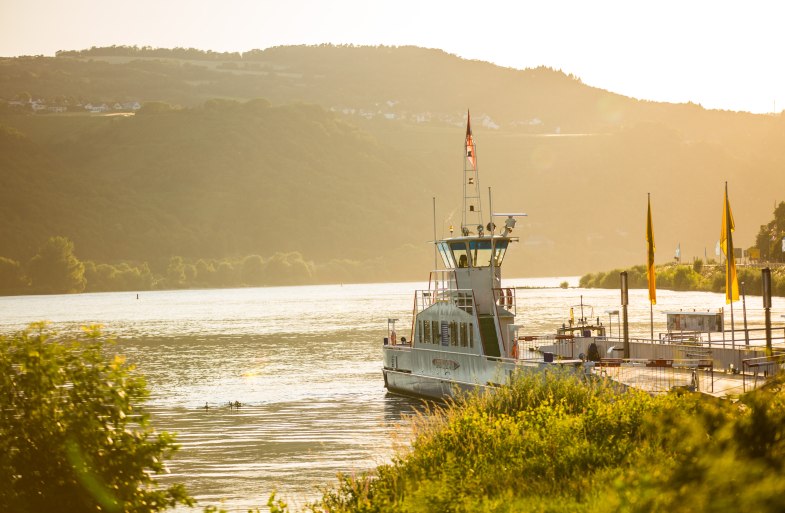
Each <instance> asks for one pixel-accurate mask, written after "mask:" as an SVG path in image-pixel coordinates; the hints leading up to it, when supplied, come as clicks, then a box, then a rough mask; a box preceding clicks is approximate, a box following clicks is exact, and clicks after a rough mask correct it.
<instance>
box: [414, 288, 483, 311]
mask: <svg viewBox="0 0 785 513" xmlns="http://www.w3.org/2000/svg"><path fill="white" fill-rule="evenodd" d="M414 301H415V306H414V308H415V313H419V312H422V311H423V310H425V309H426V308H429V307H431V306H433V305H435V304H437V303H447V304H451V305H454V306H456V307H457V308H460V309H461V310H463V311H464V312H466V313H468V314H469V315H474V291H472V290H471V289H430V290H417V291H415V296H414Z"/></svg>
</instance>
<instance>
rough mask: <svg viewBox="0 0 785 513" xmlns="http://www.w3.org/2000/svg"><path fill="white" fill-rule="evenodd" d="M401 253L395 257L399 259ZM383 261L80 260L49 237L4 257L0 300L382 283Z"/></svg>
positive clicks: (281, 255) (278, 257)
mask: <svg viewBox="0 0 785 513" xmlns="http://www.w3.org/2000/svg"><path fill="white" fill-rule="evenodd" d="M399 256H400V253H394V254H392V255H391V258H393V259H395V258H398V257H399ZM388 265H390V263H389V262H388V261H387V260H386V259H385V258H384V257H379V258H376V259H371V260H365V261H353V260H346V259H343V260H338V259H333V260H330V261H326V262H321V263H318V264H317V263H314V262H313V261H311V260H308V259H306V258H305V257H304V256H303V255H302V254H301V253H300V252H298V251H291V252H275V253H273V254H272V255H270V256H268V257H262V256H260V255H256V254H254V255H247V256H245V257H234V258H222V259H210V258H198V259H185V258H183V257H181V256H172V257H169V258H168V259H160V260H158V261H156V262H154V263H153V264H152V265H151V264H150V263H148V262H141V263H129V262H120V263H114V264H110V263H98V262H94V261H92V260H80V259H79V258H78V257H77V256H76V254H75V247H74V243H73V242H72V241H71V240H70V239H68V238H67V237H62V236H56V237H50V238H49V239H48V240H47V241H46V242H45V243H44V244H43V245H41V247H40V248H39V250H38V252H37V253H36V254H35V255H34V256H33V257H32V258H30V259H29V260H28V261H27V262H24V263H20V262H19V261H17V260H13V259H11V258H7V257H0V295H23V294H71V293H79V292H119V291H143V290H171V289H194V288H229V287H265V286H283V285H308V284H318V283H344V282H368V281H376V280H378V279H379V269H383V268H384V267H385V266H388Z"/></svg>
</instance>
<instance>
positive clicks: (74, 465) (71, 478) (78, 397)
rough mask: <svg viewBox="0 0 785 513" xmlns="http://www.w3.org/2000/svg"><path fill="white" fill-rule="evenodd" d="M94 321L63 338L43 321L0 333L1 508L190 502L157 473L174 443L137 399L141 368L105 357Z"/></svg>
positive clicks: (84, 508) (23, 512) (145, 508)
mask: <svg viewBox="0 0 785 513" xmlns="http://www.w3.org/2000/svg"><path fill="white" fill-rule="evenodd" d="M105 345H106V342H105V340H104V338H103V337H102V336H101V334H100V332H99V331H98V329H97V328H91V329H87V330H85V334H84V336H81V337H77V338H60V337H57V336H56V335H55V333H53V332H52V331H50V330H48V329H47V328H46V327H45V325H44V324H38V325H34V326H31V328H30V329H27V330H24V331H21V332H19V333H17V334H14V335H9V336H0V412H2V414H1V415H0V504H2V505H3V506H5V507H4V511H13V512H16V513H27V512H30V513H33V512H88V511H95V512H97V511H106V512H124V513H131V512H139V513H142V512H145V513H148V512H156V511H161V510H164V509H166V508H168V507H172V506H175V505H177V504H186V505H192V504H193V500H192V499H191V498H190V497H189V496H188V494H187V493H186V491H185V488H184V487H183V486H182V485H179V484H176V485H172V486H169V487H168V488H160V487H158V486H157V484H156V481H155V479H154V475H155V474H159V473H161V472H163V471H164V460H165V459H167V458H168V457H170V456H171V454H172V453H173V452H174V451H175V450H176V448H177V446H176V445H175V443H174V438H173V436H172V435H170V434H168V433H156V432H155V431H154V429H153V427H152V426H151V424H150V420H149V416H148V414H147V413H145V411H144V410H143V409H141V408H140V404H141V403H142V402H143V401H144V400H145V399H146V397H147V395H148V392H147V389H146V387H145V383H144V380H143V378H142V377H141V376H139V375H138V374H136V373H134V372H133V367H132V366H130V365H128V364H127V363H125V361H124V360H123V359H122V358H121V357H119V356H117V357H114V358H113V359H111V360H109V361H107V359H106V358H105Z"/></svg>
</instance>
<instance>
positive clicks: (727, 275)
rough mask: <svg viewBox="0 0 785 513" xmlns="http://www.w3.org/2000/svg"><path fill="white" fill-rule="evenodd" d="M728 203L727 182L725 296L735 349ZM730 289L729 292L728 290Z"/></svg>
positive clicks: (732, 344) (732, 343)
mask: <svg viewBox="0 0 785 513" xmlns="http://www.w3.org/2000/svg"><path fill="white" fill-rule="evenodd" d="M730 225H731V222H730V201H729V200H728V182H725V282H726V287H725V294H730V296H729V297H730V340H731V347H732V348H733V349H736V326H735V325H734V323H733V280H731V279H730V262H731V258H733V255H731V251H733V248H732V247H731V246H732V244H731V240H732V239H731V234H730V233H731V230H730ZM728 288H730V291H729V290H728Z"/></svg>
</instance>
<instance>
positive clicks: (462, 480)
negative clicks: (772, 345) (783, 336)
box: [310, 373, 785, 513]
mask: <svg viewBox="0 0 785 513" xmlns="http://www.w3.org/2000/svg"><path fill="white" fill-rule="evenodd" d="M782 387H783V379H782V378H781V377H780V378H778V379H776V380H773V381H772V382H771V383H769V384H768V385H766V386H765V387H764V388H762V389H760V390H757V391H755V392H751V393H748V394H746V395H743V396H741V397H740V398H739V400H738V402H732V401H726V400H716V399H712V398H706V397H703V396H700V395H698V394H689V393H681V394H680V393H671V394H668V395H663V396H658V397H651V396H648V395H646V394H644V393H640V392H635V391H631V392H628V393H618V392H617V391H615V390H614V389H613V388H612V387H609V386H608V385H606V384H604V383H601V382H595V383H590V384H587V383H584V382H583V381H582V380H581V379H579V378H577V377H574V376H572V375H562V374H558V373H549V374H529V375H522V376H519V377H518V379H517V380H516V381H515V382H514V384H513V385H512V386H511V387H505V388H500V389H497V390H496V391H495V393H494V394H492V395H483V396H478V397H472V398H471V399H470V400H469V401H468V402H466V403H461V404H453V405H450V406H448V407H446V408H444V409H440V410H437V411H436V412H434V413H433V415H429V416H424V417H422V418H420V419H419V420H418V421H416V422H415V425H416V428H415V435H416V436H415V438H414V440H413V443H412V447H411V449H410V450H409V451H407V452H404V453H402V454H401V455H399V456H398V457H396V458H395V459H394V460H393V461H392V463H390V464H386V465H381V466H379V467H378V468H377V469H376V470H374V471H373V472H370V473H367V474H363V475H359V476H354V475H353V476H342V477H341V478H340V480H339V483H338V484H337V485H336V486H335V487H334V488H332V489H329V490H327V491H326V492H325V493H324V495H323V497H322V498H321V499H320V500H319V501H318V502H317V503H315V504H312V505H311V506H310V510H311V511H314V512H315V511H320V512H321V511H330V512H333V513H338V512H387V511H396V512H427V511H443V512H470V511H471V512H477V511H480V512H482V511H484V512H512V511H537V512H619V511H622V512H641V513H643V512H647V513H648V512H651V511H669V512H674V513H676V512H685V513H686V512H691V511H716V512H735V511H738V510H739V507H740V505H744V508H745V509H749V510H751V511H759V512H774V511H780V510H781V507H782V502H781V498H782V496H783V494H784V493H785V481H783V480H782V479H781V475H782V472H783V470H785V391H784V390H783V388H782Z"/></svg>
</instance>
